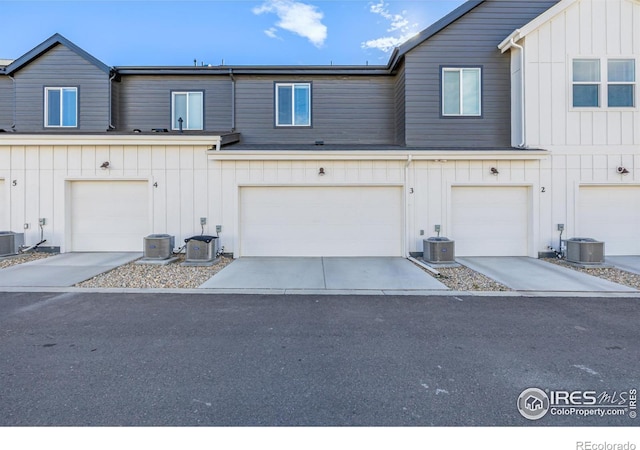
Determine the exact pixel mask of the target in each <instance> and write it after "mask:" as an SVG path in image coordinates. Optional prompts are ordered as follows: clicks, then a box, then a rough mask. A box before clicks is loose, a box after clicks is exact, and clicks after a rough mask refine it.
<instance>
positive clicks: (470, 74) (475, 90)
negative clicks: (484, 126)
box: [442, 67, 482, 116]
mask: <svg viewBox="0 0 640 450" xmlns="http://www.w3.org/2000/svg"><path fill="white" fill-rule="evenodd" d="M481 73H482V70H481V69H480V68H479V67H464V68H448V67H445V68H443V69H442V115H443V116H480V115H481V114H482V113H481V111H482V109H481V102H482V100H481V99H482V92H481V90H482V88H481V85H482V83H481Z"/></svg>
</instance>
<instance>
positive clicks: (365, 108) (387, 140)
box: [236, 76, 395, 144]
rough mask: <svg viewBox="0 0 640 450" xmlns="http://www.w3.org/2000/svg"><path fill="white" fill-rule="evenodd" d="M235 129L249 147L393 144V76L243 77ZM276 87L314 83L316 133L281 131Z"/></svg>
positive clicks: (310, 129) (313, 128)
mask: <svg viewBox="0 0 640 450" xmlns="http://www.w3.org/2000/svg"><path fill="white" fill-rule="evenodd" d="M237 80H238V82H237V85H236V128H237V130H238V131H239V132H240V133H241V139H242V142H245V143H249V144H260V143H262V144H277V143H280V144H313V143H314V142H315V141H318V140H321V141H324V142H325V143H327V144H353V143H368V144H393V143H394V141H395V112H394V78H393V77H390V76H382V77H379V76H343V77H338V76H334V77H328V76H307V77H305V76H290V77H274V76H253V77H248V76H238V77H237ZM276 82H310V83H312V88H311V89H312V97H311V105H312V106H311V108H312V110H311V123H312V126H311V127H305V128H288V127H284V128H276V127H275V120H274V115H275V111H274V95H275V94H274V86H275V83H276Z"/></svg>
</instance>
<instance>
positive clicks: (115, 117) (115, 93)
mask: <svg viewBox="0 0 640 450" xmlns="http://www.w3.org/2000/svg"><path fill="white" fill-rule="evenodd" d="M121 86H122V85H121V84H120V83H119V82H118V81H112V82H111V125H112V126H113V127H114V128H115V129H118V127H119V124H120V87H121Z"/></svg>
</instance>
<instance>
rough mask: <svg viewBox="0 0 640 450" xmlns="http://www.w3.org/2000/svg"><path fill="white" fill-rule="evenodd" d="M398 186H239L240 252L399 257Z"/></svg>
mask: <svg viewBox="0 0 640 450" xmlns="http://www.w3.org/2000/svg"><path fill="white" fill-rule="evenodd" d="M402 211H403V210H402V189H401V188H400V187H360V186H358V187H243V188H241V189H240V255H241V256H401V255H402V223H403V221H402Z"/></svg>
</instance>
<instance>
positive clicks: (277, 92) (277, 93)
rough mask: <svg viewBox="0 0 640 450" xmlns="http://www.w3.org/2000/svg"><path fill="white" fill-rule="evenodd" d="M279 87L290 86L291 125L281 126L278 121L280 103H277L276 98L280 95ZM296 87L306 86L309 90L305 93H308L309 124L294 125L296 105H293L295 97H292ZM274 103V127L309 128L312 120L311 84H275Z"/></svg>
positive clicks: (277, 99)
mask: <svg viewBox="0 0 640 450" xmlns="http://www.w3.org/2000/svg"><path fill="white" fill-rule="evenodd" d="M281 86H291V92H292V95H291V121H292V123H290V124H289V123H284V124H283V123H280V122H279V120H280V110H279V105H280V102H279V97H278V96H279V95H280V94H279V89H278V88H279V87H281ZM296 86H307V87H308V88H309V89H308V91H307V92H308V93H309V94H308V98H307V103H308V105H309V123H304V124H296V123H295V121H296V114H295V107H296V105H295V95H294V93H295V88H296ZM275 103H276V108H275V110H276V120H275V122H276V127H307V128H308V127H310V126H311V120H312V118H311V83H276V86H275Z"/></svg>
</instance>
